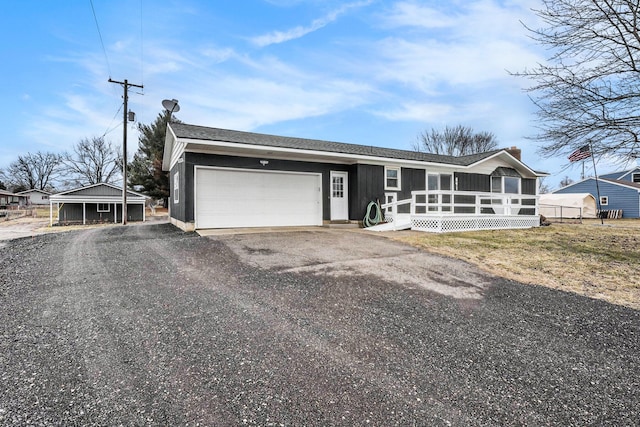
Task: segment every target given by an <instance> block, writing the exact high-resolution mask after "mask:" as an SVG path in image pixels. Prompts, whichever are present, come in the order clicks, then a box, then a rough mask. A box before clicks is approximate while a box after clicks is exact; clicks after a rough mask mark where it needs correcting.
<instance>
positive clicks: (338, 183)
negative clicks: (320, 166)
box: [331, 176, 344, 199]
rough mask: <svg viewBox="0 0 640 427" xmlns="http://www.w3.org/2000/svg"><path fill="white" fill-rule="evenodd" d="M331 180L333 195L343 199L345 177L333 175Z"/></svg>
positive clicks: (335, 197)
mask: <svg viewBox="0 0 640 427" xmlns="http://www.w3.org/2000/svg"><path fill="white" fill-rule="evenodd" d="M332 179H333V181H332V182H331V197H333V198H334V199H341V198H343V197H344V178H343V177H341V176H334V177H332Z"/></svg>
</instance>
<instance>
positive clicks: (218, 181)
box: [196, 168, 322, 228]
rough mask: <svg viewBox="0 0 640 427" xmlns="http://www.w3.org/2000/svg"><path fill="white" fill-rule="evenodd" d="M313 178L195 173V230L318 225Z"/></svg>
mask: <svg viewBox="0 0 640 427" xmlns="http://www.w3.org/2000/svg"><path fill="white" fill-rule="evenodd" d="M321 185H322V181H321V177H320V175H319V174H304V173H294V172H285V171H277V172H267V171H254V170H239V169H205V168H197V169H196V226H197V227H198V228H231V227H268V226H295V225H321V224H322V195H321V191H320V189H321Z"/></svg>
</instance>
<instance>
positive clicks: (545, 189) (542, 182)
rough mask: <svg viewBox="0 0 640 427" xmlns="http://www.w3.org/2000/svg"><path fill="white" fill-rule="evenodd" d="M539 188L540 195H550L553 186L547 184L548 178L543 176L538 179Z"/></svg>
mask: <svg viewBox="0 0 640 427" xmlns="http://www.w3.org/2000/svg"><path fill="white" fill-rule="evenodd" d="M538 186H539V187H538V193H540V194H548V193H551V191H552V188H551V186H550V185H549V184H548V183H547V177H546V176H541V177H539V178H538Z"/></svg>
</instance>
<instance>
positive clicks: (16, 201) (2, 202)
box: [0, 190, 29, 209]
mask: <svg viewBox="0 0 640 427" xmlns="http://www.w3.org/2000/svg"><path fill="white" fill-rule="evenodd" d="M28 201H29V197H28V196H24V195H21V194H14V193H12V192H10V191H6V190H0V209H17V208H19V207H22V206H26V205H27V203H28Z"/></svg>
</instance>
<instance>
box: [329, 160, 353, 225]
mask: <svg viewBox="0 0 640 427" xmlns="http://www.w3.org/2000/svg"><path fill="white" fill-rule="evenodd" d="M348 186H349V174H348V173H347V172H336V171H331V221H346V220H348V219H349V195H348Z"/></svg>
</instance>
